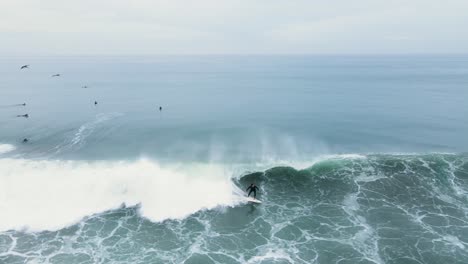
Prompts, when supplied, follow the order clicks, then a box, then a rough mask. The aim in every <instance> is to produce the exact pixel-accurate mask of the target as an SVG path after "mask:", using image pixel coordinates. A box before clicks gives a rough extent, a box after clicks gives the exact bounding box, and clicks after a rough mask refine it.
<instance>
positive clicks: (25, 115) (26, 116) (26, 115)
mask: <svg viewBox="0 0 468 264" xmlns="http://www.w3.org/2000/svg"><path fill="white" fill-rule="evenodd" d="M17 117H25V118H28V117H29V115H28V114H24V115H17Z"/></svg>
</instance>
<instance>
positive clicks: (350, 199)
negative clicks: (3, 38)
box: [0, 55, 468, 264]
mask: <svg viewBox="0 0 468 264" xmlns="http://www.w3.org/2000/svg"><path fill="white" fill-rule="evenodd" d="M22 60H23V58H21V57H8V58H5V60H4V61H1V62H0V73H1V74H2V80H1V81H0V263H8V264H10V263H11V264H13V263H67V264H69V263H187V264H191V263H203V264H205V263H262V264H266V263H320V264H324V263H340V264H345V263H360V264H384V263H392V264H393V263H394V264H411V263H430V264H439V263H460V264H462V263H467V262H468V229H467V223H468V206H467V204H468V155H467V150H468V141H467V140H466V135H467V133H468V122H467V120H466V117H467V116H468V109H467V108H466V107H465V104H466V102H465V101H466V100H465V98H467V97H468V94H467V90H466V84H467V83H468V77H467V75H466V74H465V73H466V72H468V68H467V67H466V65H468V57H466V56H429V55H424V56H422V55H421V56H364V57H360V56H253V57H248V56H227V57H224V56H188V57H180V56H174V57H171V56H167V57H145V58H142V57H99V56H97V57H89V58H83V57H48V58H45V57H37V58H30V62H29V63H30V64H31V66H30V68H29V69H28V70H27V71H26V70H23V71H18V69H17V67H16V68H15V67H13V68H12V67H11V65H16V64H18V65H22V64H24V63H23V62H22ZM59 66H60V68H61V69H62V71H61V73H62V76H61V77H60V78H53V79H51V78H49V77H50V74H49V73H50V72H53V71H54V70H55V69H56V68H57V67H59ZM83 85H86V86H87V87H88V88H87V89H83V88H81V87H83ZM94 101H97V102H99V103H98V104H97V105H94ZM23 102H26V103H27V104H26V105H22V104H23ZM159 106H162V109H163V110H162V111H160V110H159ZM26 113H27V114H29V118H19V117H17V115H24V114H26ZM24 138H27V139H28V142H26V143H24V142H22V141H23V139H24ZM251 183H256V184H257V185H258V186H259V188H260V190H259V193H258V198H259V199H260V200H261V201H262V202H263V203H262V204H261V205H257V204H250V203H248V202H247V201H246V200H245V198H244V197H245V189H246V188H247V186H248V185H250V184H251Z"/></svg>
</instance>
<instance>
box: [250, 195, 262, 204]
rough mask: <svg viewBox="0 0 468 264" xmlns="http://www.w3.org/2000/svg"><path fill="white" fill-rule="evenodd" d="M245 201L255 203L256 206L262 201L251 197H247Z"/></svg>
mask: <svg viewBox="0 0 468 264" xmlns="http://www.w3.org/2000/svg"><path fill="white" fill-rule="evenodd" d="M246 199H247V201H248V202H250V203H257V204H261V203H262V201H260V200H257V199H255V198H252V197H247V198H246Z"/></svg>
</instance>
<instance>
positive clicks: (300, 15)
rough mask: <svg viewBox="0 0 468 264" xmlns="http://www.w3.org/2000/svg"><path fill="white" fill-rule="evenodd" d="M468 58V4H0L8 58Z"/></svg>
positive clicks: (0, 48)
mask: <svg viewBox="0 0 468 264" xmlns="http://www.w3.org/2000/svg"><path fill="white" fill-rule="evenodd" d="M408 53H468V0H76V1H71V0H69V1H66V0H0V55H16V54H26V55H28V54H38V55H48V54H70V55H85V54H87V55H95V54H103V55H118V54H120V55H144V54H408Z"/></svg>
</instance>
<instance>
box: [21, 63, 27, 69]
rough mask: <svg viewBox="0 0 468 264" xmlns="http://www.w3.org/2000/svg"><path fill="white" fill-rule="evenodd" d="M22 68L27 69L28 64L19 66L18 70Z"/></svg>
mask: <svg viewBox="0 0 468 264" xmlns="http://www.w3.org/2000/svg"><path fill="white" fill-rule="evenodd" d="M22 69H29V64H26V65H23V66H21V68H20V70H22Z"/></svg>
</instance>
